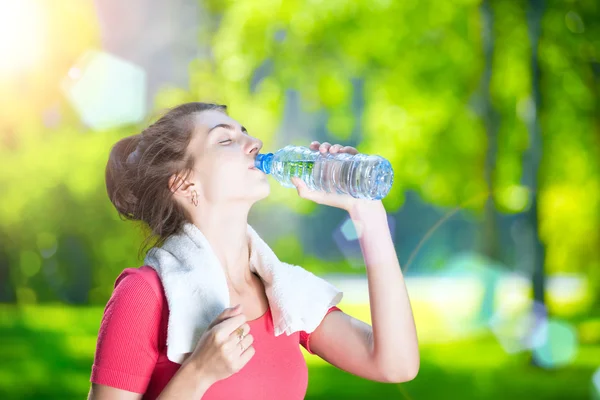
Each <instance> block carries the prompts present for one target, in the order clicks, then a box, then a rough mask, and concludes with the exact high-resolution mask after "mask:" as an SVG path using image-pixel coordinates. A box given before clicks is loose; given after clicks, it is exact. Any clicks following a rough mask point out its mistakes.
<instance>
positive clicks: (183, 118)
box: [106, 102, 227, 258]
mask: <svg viewBox="0 0 600 400" xmlns="http://www.w3.org/2000/svg"><path fill="white" fill-rule="evenodd" d="M207 110H218V111H221V112H223V113H225V114H227V106H225V105H219V104H212V103H199V102H193V103H185V104H181V105H179V106H177V107H174V108H172V109H170V110H168V111H167V112H166V113H165V114H164V115H163V116H162V117H160V118H159V119H158V120H157V121H156V122H154V123H153V124H151V125H150V126H148V127H147V128H146V129H144V130H143V131H142V132H141V133H139V134H137V135H133V136H128V137H125V138H123V139H121V140H119V141H118V142H117V143H116V144H114V145H113V147H112V148H111V151H110V155H109V158H108V163H107V164H106V191H107V193H108V197H109V199H110V201H111V202H112V203H113V205H114V206H115V208H116V209H117V211H118V213H119V217H120V218H121V220H132V221H141V222H142V223H145V224H146V225H147V228H149V231H150V232H149V233H150V234H149V235H148V236H147V237H146V239H145V240H144V242H143V244H142V246H141V247H140V253H139V254H138V258H139V257H140V256H141V252H142V251H143V250H144V248H145V246H146V245H147V244H148V243H150V241H151V239H152V238H153V237H157V240H156V241H155V243H154V246H160V245H161V244H163V243H164V241H165V240H166V239H167V238H168V237H169V236H171V235H173V234H175V233H177V232H179V230H180V229H181V227H182V226H183V224H184V223H185V222H186V221H188V217H187V215H186V213H185V211H184V209H183V208H182V207H181V206H180V205H179V204H177V202H175V200H174V199H173V198H172V196H173V192H172V191H171V188H169V178H170V177H171V176H172V175H173V174H176V173H179V174H181V175H183V176H185V177H186V178H187V176H188V175H189V173H190V172H191V170H192V168H193V167H194V162H195V160H194V158H193V157H192V156H190V155H188V154H187V151H186V150H187V147H188V145H189V143H190V141H191V139H192V134H193V132H194V118H193V117H194V115H195V114H196V113H199V112H202V111H207ZM175 182H176V181H175Z"/></svg>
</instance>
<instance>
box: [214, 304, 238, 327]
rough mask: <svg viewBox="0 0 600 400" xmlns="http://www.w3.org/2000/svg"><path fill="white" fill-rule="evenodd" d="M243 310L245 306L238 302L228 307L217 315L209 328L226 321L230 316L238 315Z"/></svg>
mask: <svg viewBox="0 0 600 400" xmlns="http://www.w3.org/2000/svg"><path fill="white" fill-rule="evenodd" d="M242 311H243V307H242V305H241V304H237V305H236V306H234V307H228V308H226V309H224V310H223V312H221V314H219V315H217V317H216V318H215V319H214V320H213V321H212V322H211V323H210V324H209V326H208V328H209V329H210V328H212V327H213V326H215V325H218V324H219V323H221V322H223V321H225V320H226V319H228V318H231V317H233V316H235V315H238V314H239V313H241V312H242Z"/></svg>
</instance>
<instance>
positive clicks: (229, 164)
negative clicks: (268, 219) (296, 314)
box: [89, 102, 419, 400]
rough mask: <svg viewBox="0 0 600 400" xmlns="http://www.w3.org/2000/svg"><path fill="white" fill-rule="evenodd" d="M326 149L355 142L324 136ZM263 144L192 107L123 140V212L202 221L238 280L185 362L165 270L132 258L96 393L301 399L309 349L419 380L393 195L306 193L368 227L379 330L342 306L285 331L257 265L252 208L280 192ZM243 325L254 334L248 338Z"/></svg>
mask: <svg viewBox="0 0 600 400" xmlns="http://www.w3.org/2000/svg"><path fill="white" fill-rule="evenodd" d="M310 147H311V148H312V149H314V150H317V149H319V150H320V151H321V152H327V151H329V152H331V153H336V152H348V153H351V154H356V153H357V151H356V149H354V148H353V147H348V146H346V147H342V146H341V145H337V144H336V145H334V146H331V145H330V144H329V143H323V144H319V143H318V142H313V143H312V144H311V145H310ZM261 148H262V142H261V141H260V139H257V138H255V137H253V136H251V135H250V134H249V133H248V132H247V131H246V129H245V128H244V127H243V126H241V125H240V124H239V123H238V122H237V121H235V120H234V119H232V118H231V117H229V116H228V115H227V111H226V107H225V106H222V105H216V104H207V103H198V102H195V103H187V104H183V105H180V106H178V107H176V108H174V109H172V110H170V111H169V112H168V113H166V114H165V115H164V116H163V117H161V118H160V119H159V120H158V121H157V122H155V123H154V124H152V125H150V126H149V127H147V128H146V129H145V130H144V131H143V132H142V133H140V134H138V135H134V136H131V137H127V138H124V139H122V140H120V141H119V142H117V143H116V144H115V145H114V147H113V148H112V150H111V153H110V156H109V160H108V164H107V167H106V186H107V192H108V196H109V198H110V200H111V202H112V203H113V204H114V206H115V208H116V209H117V210H118V212H119V214H120V215H122V216H124V217H125V218H127V219H130V220H137V221H143V223H145V224H147V225H148V227H149V228H150V229H151V230H152V234H153V235H154V236H155V237H157V238H158V241H157V243H156V245H157V246H160V244H161V243H164V241H165V240H166V239H167V238H169V237H170V236H171V235H174V234H175V233H177V232H179V230H180V229H181V227H182V225H183V224H185V223H193V224H194V225H196V226H197V227H198V228H199V229H200V230H201V232H202V233H203V234H204V235H205V237H206V238H207V240H208V241H209V242H210V244H211V247H212V249H213V250H214V252H215V254H216V255H217V257H218V259H219V261H220V264H221V266H222V268H223V271H224V273H225V276H226V280H227V284H228V287H229V293H230V297H231V299H230V300H231V303H230V304H240V305H241V307H238V308H237V309H235V308H228V309H226V310H224V311H223V313H221V314H220V315H219V316H218V317H217V318H216V319H215V320H214V321H213V322H212V323H211V325H210V327H209V329H208V330H207V331H206V332H205V333H204V334H203V335H202V337H201V338H200V340H199V341H198V344H197V345H196V348H195V351H194V352H193V353H191V355H189V356H188V357H187V358H186V359H185V360H184V362H183V363H182V364H177V363H173V362H171V361H170V360H169V359H167V357H166V350H165V347H166V333H167V321H168V315H169V310H168V306H167V301H166V298H165V294H164V291H163V287H162V285H161V281H160V278H159V276H158V275H157V273H156V272H155V270H154V269H152V268H151V267H149V266H142V267H140V268H126V269H125V270H124V271H123V272H122V273H121V274H120V275H119V277H118V278H117V280H116V282H115V287H114V291H113V293H112V296H111V298H110V300H109V301H108V303H107V305H106V308H105V311H104V315H103V318H102V322H101V326H100V331H99V335H98V342H97V347H96V353H95V357H94V365H93V366H92V375H91V379H90V381H91V382H92V387H91V390H90V393H89V399H142V398H143V399H155V398H159V399H170V398H173V399H200V398H202V399H208V400H210V399H225V398H227V399H245V400H249V399H261V400H265V399H283V398H285V399H302V398H304V396H305V393H306V388H307V383H308V373H307V367H306V362H305V361H304V357H303V355H302V352H301V351H300V347H299V346H300V345H302V346H303V347H304V348H305V349H306V350H307V351H308V352H310V353H311V354H316V355H318V356H319V357H321V358H323V359H324V360H326V361H327V362H329V363H331V364H332V365H334V366H336V367H338V368H340V369H343V370H345V371H348V372H350V373H352V374H354V375H358V376H360V377H364V378H366V379H370V380H374V381H380V382H403V381H407V380H410V379H413V378H414V376H416V374H417V371H418V368H419V353H418V343H417V337H416V332H415V326H414V320H413V316H412V312H411V308H410V303H409V299H408V296H407V292H406V288H405V285H404V280H403V277H402V272H401V270H400V266H399V264H398V260H397V256H396V253H395V250H394V246H393V242H392V240H391V235H390V232H389V228H388V224H387V215H386V213H385V209H384V208H383V205H382V203H381V201H371V200H358V199H355V198H353V197H351V196H347V195H338V194H328V193H323V192H316V191H311V190H309V189H308V188H307V187H306V185H304V183H303V182H302V181H301V180H298V179H296V180H295V181H294V184H295V185H296V188H297V190H298V194H299V196H300V197H302V198H305V199H309V200H312V201H315V202H317V203H319V204H324V205H329V206H333V207H339V208H342V209H344V210H347V211H348V212H349V214H350V216H351V218H352V220H353V221H354V223H355V224H356V225H357V229H358V230H360V232H361V234H360V236H361V237H360V243H361V248H362V251H363V255H364V257H365V262H366V266H367V274H368V279H369V295H370V303H371V316H372V323H373V327H371V326H370V325H368V324H366V323H364V322H362V321H360V320H357V319H355V318H353V317H351V316H349V315H347V314H345V313H344V312H343V311H342V310H340V309H339V308H338V307H331V308H330V310H329V311H328V313H327V315H326V316H325V317H324V318H323V320H322V322H321V324H320V325H319V326H318V328H317V329H316V330H315V331H314V332H312V333H310V334H309V333H307V332H303V331H301V332H295V333H294V334H292V335H289V336H288V335H281V336H279V337H275V336H274V334H273V321H272V319H271V314H270V310H269V304H268V301H267V297H266V295H265V288H264V286H263V284H262V281H261V279H260V277H259V276H258V275H256V274H254V273H252V272H251V270H250V268H249V248H248V240H247V237H246V233H247V232H246V229H247V223H248V220H247V219H248V214H249V211H250V208H251V207H252V205H253V204H254V203H256V202H257V201H259V200H261V199H263V198H265V197H267V196H268V195H269V192H270V186H269V183H268V181H267V175H265V174H264V173H262V172H261V171H260V170H258V169H255V168H254V160H255V158H256V155H257V154H258V153H259V151H260V150H261ZM240 333H242V334H240Z"/></svg>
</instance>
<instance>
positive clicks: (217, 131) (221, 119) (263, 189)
mask: <svg viewBox="0 0 600 400" xmlns="http://www.w3.org/2000/svg"><path fill="white" fill-rule="evenodd" d="M262 146H263V143H262V141H261V140H260V139H257V138H255V137H253V136H251V135H250V133H248V132H246V129H245V128H244V127H243V126H242V125H240V123H239V122H237V121H236V120H234V119H233V118H231V117H229V116H228V115H226V114H224V113H222V112H220V111H217V110H209V111H203V112H201V113H197V114H196V116H195V131H194V134H193V137H192V140H191V141H190V144H189V147H188V151H189V153H190V154H193V155H194V157H195V160H196V163H195V166H194V171H193V173H192V175H191V176H190V177H189V178H188V180H189V181H190V182H193V183H194V186H192V187H191V188H190V189H191V190H196V192H197V193H198V201H199V202H203V201H204V202H208V203H213V204H218V205H223V204H227V203H231V202H242V203H254V202H256V201H258V200H260V199H262V198H265V197H267V196H268V195H269V193H270V185H269V182H268V179H267V175H266V174H264V173H263V172H262V171H260V170H258V169H255V168H253V167H254V160H255V158H256V155H257V154H258V153H259V151H260V150H261V149H262Z"/></svg>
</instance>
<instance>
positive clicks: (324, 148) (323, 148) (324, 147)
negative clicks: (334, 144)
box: [319, 142, 331, 153]
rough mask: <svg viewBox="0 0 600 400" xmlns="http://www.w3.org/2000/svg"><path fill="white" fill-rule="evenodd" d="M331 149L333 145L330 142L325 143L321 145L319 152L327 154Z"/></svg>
mask: <svg viewBox="0 0 600 400" xmlns="http://www.w3.org/2000/svg"><path fill="white" fill-rule="evenodd" d="M330 147H331V143H329V142H323V143H321V145H320V146H319V151H320V152H321V153H327V151H329V148H330Z"/></svg>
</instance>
